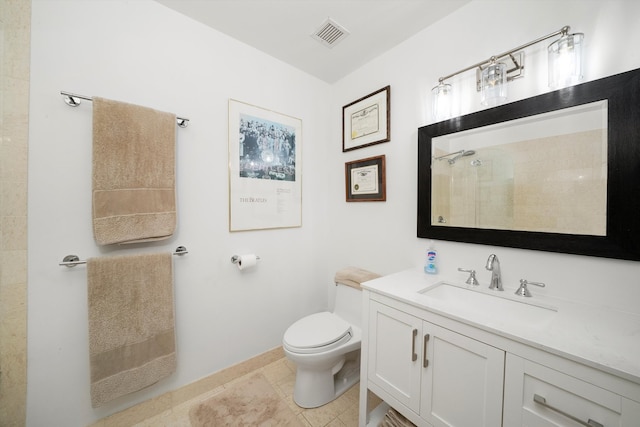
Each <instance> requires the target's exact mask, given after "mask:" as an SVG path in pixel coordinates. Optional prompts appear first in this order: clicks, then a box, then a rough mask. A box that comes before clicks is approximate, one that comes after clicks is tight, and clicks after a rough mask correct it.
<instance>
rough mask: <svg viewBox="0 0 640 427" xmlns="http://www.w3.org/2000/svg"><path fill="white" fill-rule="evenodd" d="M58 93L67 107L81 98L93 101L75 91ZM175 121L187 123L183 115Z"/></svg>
mask: <svg viewBox="0 0 640 427" xmlns="http://www.w3.org/2000/svg"><path fill="white" fill-rule="evenodd" d="M60 95H63V96H64V103H65V104H67V105H68V106H69V107H77V106H78V105H80V104H81V103H82V101H80V100H81V99H84V100H85V101H89V102H91V101H93V98H92V97H90V96H85V95H78V94H76V93H70V92H65V91H60ZM176 122H178V126H180V127H181V128H186V127H187V126H188V125H189V119H187V118H185V117H176Z"/></svg>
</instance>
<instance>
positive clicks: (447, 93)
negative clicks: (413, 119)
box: [431, 81, 452, 121]
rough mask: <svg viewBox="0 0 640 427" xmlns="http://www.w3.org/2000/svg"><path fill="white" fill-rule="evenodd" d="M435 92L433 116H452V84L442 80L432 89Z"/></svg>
mask: <svg viewBox="0 0 640 427" xmlns="http://www.w3.org/2000/svg"><path fill="white" fill-rule="evenodd" d="M431 93H432V94H433V118H434V119H436V120H438V121H439V120H444V119H448V118H449V117H451V104H452V99H451V98H452V96H451V85H450V84H448V83H444V82H442V81H441V82H440V83H438V86H436V87H434V88H433V89H431Z"/></svg>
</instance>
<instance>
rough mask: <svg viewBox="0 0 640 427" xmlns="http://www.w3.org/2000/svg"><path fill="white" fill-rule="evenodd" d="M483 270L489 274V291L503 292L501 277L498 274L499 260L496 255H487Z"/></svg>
mask: <svg viewBox="0 0 640 427" xmlns="http://www.w3.org/2000/svg"><path fill="white" fill-rule="evenodd" d="M485 268H486V269H487V270H489V271H490V272H491V282H490V283H489V289H497V290H499V291H504V289H503V288H502V275H501V274H500V260H498V257H497V256H496V254H491V255H489V258H488V259H487V265H486V266H485Z"/></svg>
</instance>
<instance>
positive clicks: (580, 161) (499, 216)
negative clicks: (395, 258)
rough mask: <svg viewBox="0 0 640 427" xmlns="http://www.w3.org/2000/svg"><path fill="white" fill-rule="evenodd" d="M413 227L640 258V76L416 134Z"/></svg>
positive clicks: (453, 236)
mask: <svg viewBox="0 0 640 427" xmlns="http://www.w3.org/2000/svg"><path fill="white" fill-rule="evenodd" d="M417 226H418V227H417V228H418V230H417V231H418V237H423V238H430V239H440V240H451V241H459V242H468V243H481V244H489V245H498V246H509V247H517V248H526V249H536V250H545V251H552V252H563V253H572V254H580V255H592V256H601V257H608V258H620V259H631V260H640V70H634V71H630V72H627V73H622V74H618V75H615V76H611V77H607V78H604V79H600V80H596V81H592V82H588V83H584V84H581V85H577V86H573V87H569V88H566V89H561V90H558V91H555V92H550V93H546V94H543V95H539V96H536V97H533V98H529V99H525V100H522V101H517V102H513V103H510V104H506V105H503V106H499V107H495V108H491V109H488V110H483V111H480V112H477V113H473V114H469V115H465V116H461V117H456V118H453V119H450V120H447V121H443V122H439V123H435V124H432V125H429V126H424V127H421V128H420V129H418V224H417Z"/></svg>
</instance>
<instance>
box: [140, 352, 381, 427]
mask: <svg viewBox="0 0 640 427" xmlns="http://www.w3.org/2000/svg"><path fill="white" fill-rule="evenodd" d="M257 371H260V372H262V374H263V375H264V376H265V377H266V378H267V380H268V381H269V382H270V383H271V385H272V386H273V388H274V389H275V390H276V391H277V392H278V394H279V395H280V396H281V397H282V399H283V400H284V401H285V402H286V403H287V404H288V405H289V407H290V408H291V409H292V410H293V412H294V413H295V414H296V415H297V416H298V419H299V420H300V423H301V425H303V426H307V427H355V426H357V425H358V399H359V395H360V389H359V386H360V384H359V383H356V384H355V385H354V386H353V387H351V388H350V389H349V390H347V391H346V392H345V393H344V394H343V395H342V396H340V397H339V398H338V399H336V400H334V401H333V402H330V403H328V404H326V405H324V406H321V407H319V408H313V409H303V408H300V407H299V406H297V405H296V404H295V403H294V401H293V385H294V382H295V365H294V364H293V363H292V362H290V361H289V360H287V359H286V358H282V359H278V360H276V361H274V362H272V363H269V364H267V365H266V366H263V367H261V368H258V369H256V370H255V371H252V372H250V373H248V374H246V375H243V376H241V377H239V378H236V379H234V380H233V381H230V382H228V383H226V384H223V385H221V386H219V387H217V388H215V389H213V390H210V391H208V392H206V393H203V394H201V395H199V396H197V397H195V398H193V399H190V400H188V401H186V402H184V403H182V404H180V405H178V406H174V407H173V408H171V409H169V410H166V411H164V412H162V413H160V414H158V415H156V416H154V417H152V418H148V419H146V420H144V421H143V422H140V423H138V424H135V426H136V427H158V426H166V427H190V423H189V410H190V409H191V408H192V407H193V406H194V405H196V404H198V403H199V402H202V401H204V400H206V399H208V398H210V397H211V396H213V395H215V394H217V393H220V392H221V391H223V390H225V388H228V387H230V386H232V385H233V384H234V383H236V382H239V381H243V380H245V379H246V378H247V377H248V376H251V375H252V374H253V373H255V372H257ZM370 396H371V397H370V398H371V399H374V400H375V399H377V397H375V395H370ZM378 402H379V400H378Z"/></svg>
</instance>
